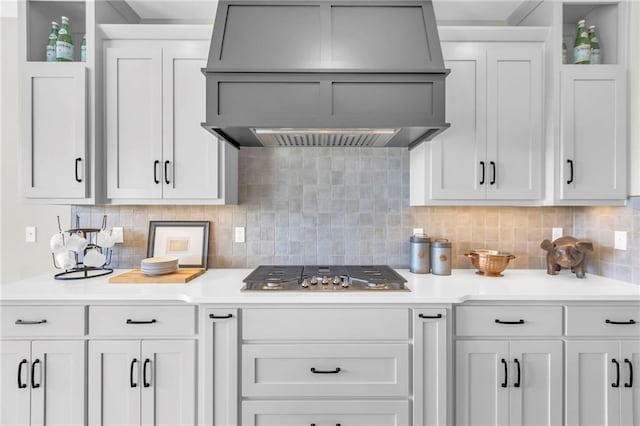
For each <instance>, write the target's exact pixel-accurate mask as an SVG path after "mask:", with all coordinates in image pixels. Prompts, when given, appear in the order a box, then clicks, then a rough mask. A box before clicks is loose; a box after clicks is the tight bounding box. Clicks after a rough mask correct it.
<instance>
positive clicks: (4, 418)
mask: <svg viewBox="0 0 640 426" xmlns="http://www.w3.org/2000/svg"><path fill="white" fill-rule="evenodd" d="M30 352H31V344H30V342H29V341H19V340H18V341H6V340H5V341H2V342H0V378H1V379H2V380H0V424H2V425H16V426H23V425H24V426H28V425H29V422H30V407H29V392H30V389H31V386H30V384H29V378H30V376H29V368H30V367H31V364H30V362H29V360H30Z"/></svg>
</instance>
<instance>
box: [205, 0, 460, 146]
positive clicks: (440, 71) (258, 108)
mask: <svg viewBox="0 0 640 426" xmlns="http://www.w3.org/2000/svg"><path fill="white" fill-rule="evenodd" d="M203 72H204V74H205V76H206V79H207V82H206V86H207V112H206V120H207V121H206V123H203V124H202V125H203V127H205V128H206V129H207V130H209V131H211V132H213V133H215V134H217V135H218V136H220V137H221V138H223V139H224V140H226V141H227V142H229V143H231V144H233V145H235V146H236V147H240V146H345V147H378V146H384V147H412V146H414V145H416V144H419V143H421V142H423V141H425V140H429V139H431V138H433V137H434V136H436V135H437V134H438V133H440V132H442V131H443V130H445V129H446V128H448V127H449V124H448V123H446V122H445V77H446V75H447V73H448V70H446V69H445V68H444V62H443V59H442V50H441V48H440V40H439V37H438V30H437V27H436V21H435V16H434V13H433V6H432V4H431V1H416V0H367V1H362V0H294V1H292V0H221V1H220V2H219V3H218V10H217V15H216V20H215V25H214V31H213V39H212V42H211V49H210V52H209V61H208V63H207V68H205V69H204V70H203Z"/></svg>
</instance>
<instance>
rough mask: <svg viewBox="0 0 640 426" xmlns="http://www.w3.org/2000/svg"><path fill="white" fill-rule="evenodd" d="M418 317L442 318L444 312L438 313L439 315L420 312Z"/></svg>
mask: <svg viewBox="0 0 640 426" xmlns="http://www.w3.org/2000/svg"><path fill="white" fill-rule="evenodd" d="M418 318H424V319H438V318H442V314H437V315H425V314H418Z"/></svg>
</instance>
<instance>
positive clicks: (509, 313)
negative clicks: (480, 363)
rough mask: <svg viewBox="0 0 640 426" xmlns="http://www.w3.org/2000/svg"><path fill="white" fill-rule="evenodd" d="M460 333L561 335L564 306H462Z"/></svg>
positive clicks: (459, 313)
mask: <svg viewBox="0 0 640 426" xmlns="http://www.w3.org/2000/svg"><path fill="white" fill-rule="evenodd" d="M456 334H457V335H458V336H559V335H562V306H460V307H458V308H457V309H456Z"/></svg>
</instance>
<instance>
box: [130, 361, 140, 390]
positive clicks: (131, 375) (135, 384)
mask: <svg viewBox="0 0 640 426" xmlns="http://www.w3.org/2000/svg"><path fill="white" fill-rule="evenodd" d="M137 362H138V359H137V358H134V359H132V360H131V365H130V366H129V386H131V387H132V388H137V387H138V384H137V383H135V382H134V381H133V366H134V365H135V364H136V363H137Z"/></svg>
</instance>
